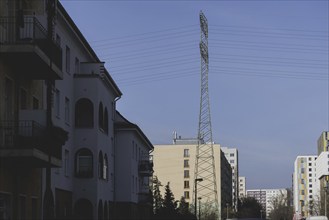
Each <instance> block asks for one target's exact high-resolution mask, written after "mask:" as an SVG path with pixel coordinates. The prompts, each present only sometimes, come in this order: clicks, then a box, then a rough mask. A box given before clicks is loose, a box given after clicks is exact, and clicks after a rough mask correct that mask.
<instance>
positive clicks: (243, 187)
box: [239, 176, 247, 198]
mask: <svg viewBox="0 0 329 220" xmlns="http://www.w3.org/2000/svg"><path fill="white" fill-rule="evenodd" d="M246 196H247V192H246V177H244V176H239V198H243V197H246Z"/></svg>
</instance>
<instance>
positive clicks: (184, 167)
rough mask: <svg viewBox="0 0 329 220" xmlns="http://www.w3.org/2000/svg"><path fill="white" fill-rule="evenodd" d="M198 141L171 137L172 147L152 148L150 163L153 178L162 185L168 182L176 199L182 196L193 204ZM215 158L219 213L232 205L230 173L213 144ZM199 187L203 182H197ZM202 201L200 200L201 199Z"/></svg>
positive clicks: (228, 167) (160, 146)
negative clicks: (151, 162) (156, 178)
mask: <svg viewBox="0 0 329 220" xmlns="http://www.w3.org/2000/svg"><path fill="white" fill-rule="evenodd" d="M197 145H198V140H197V139H193V138H187V139H183V138H181V137H178V138H177V137H176V135H175V136H174V140H173V144H170V145H154V151H153V161H154V176H157V177H158V179H159V181H160V182H161V183H162V185H166V184H167V183H168V182H170V188H171V190H172V192H173V194H174V196H175V199H177V200H179V199H180V198H181V197H182V196H183V197H185V200H186V201H187V202H188V203H189V204H192V203H193V198H194V195H192V194H193V187H195V178H194V168H195V157H196V147H197ZM213 146H214V148H213V150H214V159H215V170H216V178H217V193H218V201H219V204H220V211H221V212H220V213H222V212H223V210H224V209H226V207H227V204H229V205H230V206H231V204H232V193H230V192H232V171H231V166H230V164H229V163H228V162H227V160H226V158H225V156H224V154H223V153H222V151H221V148H220V145H219V144H214V145H213ZM197 184H198V185H199V184H202V182H197ZM201 202H203V201H202V198H201Z"/></svg>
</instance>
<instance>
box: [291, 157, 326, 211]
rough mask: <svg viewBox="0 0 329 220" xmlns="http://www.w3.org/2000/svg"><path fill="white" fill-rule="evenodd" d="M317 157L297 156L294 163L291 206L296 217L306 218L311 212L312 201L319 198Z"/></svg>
mask: <svg viewBox="0 0 329 220" xmlns="http://www.w3.org/2000/svg"><path fill="white" fill-rule="evenodd" d="M316 164H317V156H314V155H309V156H298V157H297V158H296V160H295V163H294V173H293V204H294V210H295V213H296V215H297V216H299V215H300V216H302V217H307V216H309V215H311V214H312V212H313V210H312V209H313V205H312V203H313V200H314V199H315V198H316V197H317V196H319V189H320V181H319V180H318V178H317V173H316V172H317V171H316V167H317V165H316Z"/></svg>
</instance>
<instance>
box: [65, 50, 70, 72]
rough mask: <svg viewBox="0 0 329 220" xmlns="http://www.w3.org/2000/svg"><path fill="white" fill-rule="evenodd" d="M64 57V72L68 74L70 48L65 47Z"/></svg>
mask: <svg viewBox="0 0 329 220" xmlns="http://www.w3.org/2000/svg"><path fill="white" fill-rule="evenodd" d="M65 55H66V57H65V58H66V59H65V61H66V62H65V70H66V72H67V73H70V62H71V51H70V48H69V47H68V46H66V52H65Z"/></svg>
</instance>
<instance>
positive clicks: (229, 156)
mask: <svg viewBox="0 0 329 220" xmlns="http://www.w3.org/2000/svg"><path fill="white" fill-rule="evenodd" d="M221 150H222V151H223V153H224V155H225V157H226V160H227V161H228V162H229V163H230V165H231V168H232V208H233V210H235V211H238V200H239V181H238V180H239V155H238V149H236V148H229V147H221Z"/></svg>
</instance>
